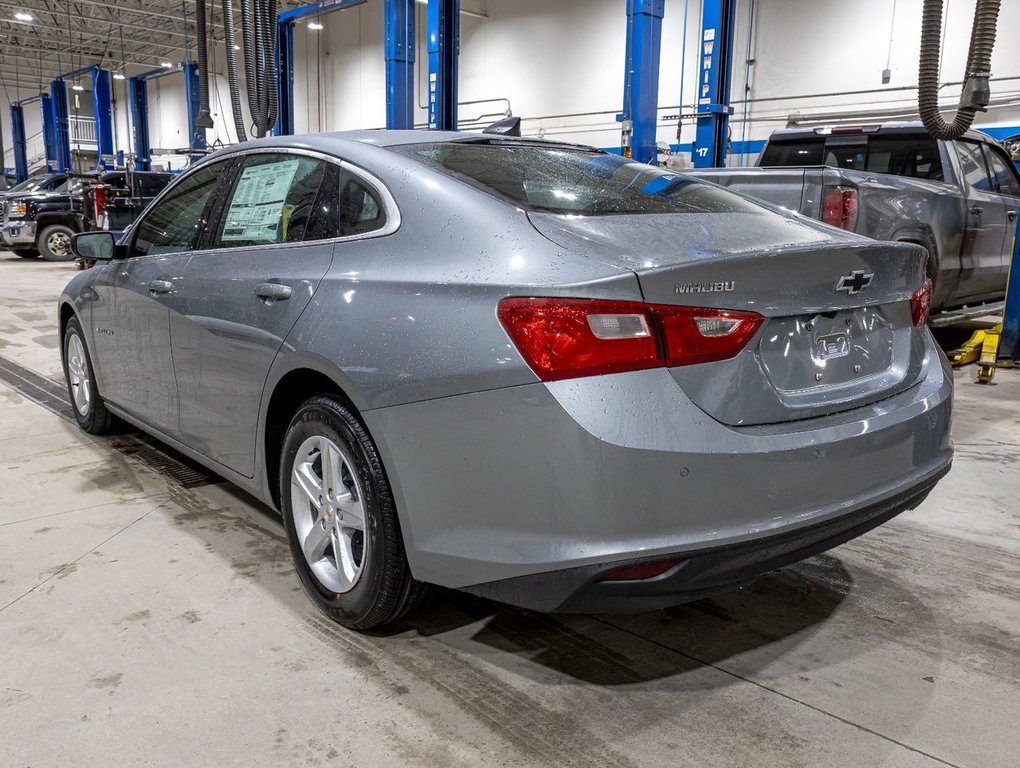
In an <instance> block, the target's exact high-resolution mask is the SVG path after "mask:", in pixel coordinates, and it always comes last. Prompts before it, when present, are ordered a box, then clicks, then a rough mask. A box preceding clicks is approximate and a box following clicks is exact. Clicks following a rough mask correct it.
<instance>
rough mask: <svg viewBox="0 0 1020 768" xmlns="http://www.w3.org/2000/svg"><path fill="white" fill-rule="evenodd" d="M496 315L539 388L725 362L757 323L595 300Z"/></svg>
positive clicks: (732, 314)
mask: <svg viewBox="0 0 1020 768" xmlns="http://www.w3.org/2000/svg"><path fill="white" fill-rule="evenodd" d="M498 315H499V319H500V321H501V322H502V323H503V327H504V328H506V331H507V333H508V334H509V335H510V338H511V339H513V342H514V344H515V345H516V346H517V349H518V351H519V352H520V353H521V356H522V357H523V358H524V359H525V361H527V363H528V365H529V366H531V369H532V370H533V371H534V372H535V373H536V374H537V375H538V378H540V379H541V380H542V381H557V380H560V379H574V378H578V377H580V376H598V375H601V374H605V373H621V372H623V371H638V370H641V369H643V368H657V367H661V366H667V367H673V366H680V365H693V364H695V363H709V362H715V361H717V360H726V359H727V358H730V357H733V356H734V355H736V354H737V353H738V352H740V351H741V350H742V349H743V348H744V347H745V346H746V345H747V342H748V341H750V339H751V337H752V336H754V333H755V331H757V330H758V328H759V327H760V326H761V324H762V322H763V320H764V318H763V317H762V316H761V315H759V314H758V313H756V312H746V311H740V310H731V309H715V308H708V307H679V306H677V307H674V306H664V305H657V304H644V303H641V302H636V301H605V300H600V299H567V298H517V297H511V298H507V299H503V300H502V301H501V302H500V303H499V308H498Z"/></svg>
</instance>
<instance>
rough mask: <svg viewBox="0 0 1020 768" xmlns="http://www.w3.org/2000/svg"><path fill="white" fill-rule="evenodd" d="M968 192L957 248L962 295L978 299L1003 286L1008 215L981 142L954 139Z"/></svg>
mask: <svg viewBox="0 0 1020 768" xmlns="http://www.w3.org/2000/svg"><path fill="white" fill-rule="evenodd" d="M956 148H957V155H958V157H959V160H960V169H961V171H962V178H961V184H962V186H963V188H964V192H965V194H966V196H967V228H966V230H965V232H964V235H963V243H962V248H961V251H960V265H961V269H960V283H959V287H958V289H957V293H958V294H959V295H960V297H961V298H971V299H980V298H985V297H989V296H995V295H1000V296H1001V294H1002V292H1003V289H1004V287H1005V282H1006V278H1005V274H1004V271H1003V270H1004V269H1005V263H1006V259H1005V255H1004V248H1003V241H1004V239H1005V237H1006V230H1007V228H1009V224H1010V222H1009V217H1008V216H1007V214H1006V207H1005V204H1004V201H1003V198H1002V196H1001V195H1000V194H999V192H998V188H997V186H996V183H995V181H994V179H993V178H992V175H991V172H990V170H989V167H988V162H987V157H986V154H985V151H984V148H983V146H982V144H981V143H979V142H976V141H966V140H961V141H958V142H956Z"/></svg>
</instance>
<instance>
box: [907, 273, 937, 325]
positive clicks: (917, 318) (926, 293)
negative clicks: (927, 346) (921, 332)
mask: <svg viewBox="0 0 1020 768" xmlns="http://www.w3.org/2000/svg"><path fill="white" fill-rule="evenodd" d="M931 292H932V283H931V278H930V277H926V278H924V282H923V283H921V287H920V288H918V289H917V290H916V291H914V295H913V296H911V297H910V318H911V319H912V320H913V321H914V325H925V324H926V323H927V322H928V311H929V310H930V309H931Z"/></svg>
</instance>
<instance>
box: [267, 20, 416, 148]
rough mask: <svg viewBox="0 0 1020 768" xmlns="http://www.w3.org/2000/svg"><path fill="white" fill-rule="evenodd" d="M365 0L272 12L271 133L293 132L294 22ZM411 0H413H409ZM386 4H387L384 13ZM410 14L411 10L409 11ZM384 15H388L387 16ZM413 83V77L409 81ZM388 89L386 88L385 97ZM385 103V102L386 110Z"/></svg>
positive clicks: (285, 134)
mask: <svg viewBox="0 0 1020 768" xmlns="http://www.w3.org/2000/svg"><path fill="white" fill-rule="evenodd" d="M367 2H368V0H323V2H320V3H311V4H309V5H299V6H298V7H297V8H289V9H287V10H286V11H283V12H282V13H279V14H277V16H276V56H277V60H276V75H277V84H278V87H279V107H278V111H277V115H276V125H274V126H273V135H274V136H290V135H292V134H293V133H294V25H295V23H297V22H298V21H300V20H301V19H307V18H312V17H319V16H325V15H326V14H327V13H333V12H334V11H342V10H344V9H345V8H353V7H354V6H355V5H362V4H363V3H367ZM411 2H413V0H411ZM388 12H389V5H387V13H388ZM412 18H413V14H412ZM387 19H388V16H387ZM412 83H413V81H412ZM388 97H389V89H388V88H387V98H388ZM388 112H389V106H388V105H387V113H388Z"/></svg>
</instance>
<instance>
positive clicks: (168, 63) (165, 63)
mask: <svg viewBox="0 0 1020 768" xmlns="http://www.w3.org/2000/svg"><path fill="white" fill-rule="evenodd" d="M160 66H162V67H166V68H168V69H169V68H170V67H172V66H173V64H171V63H170V62H169V61H164V62H163V63H162V64H161V65H160Z"/></svg>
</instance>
